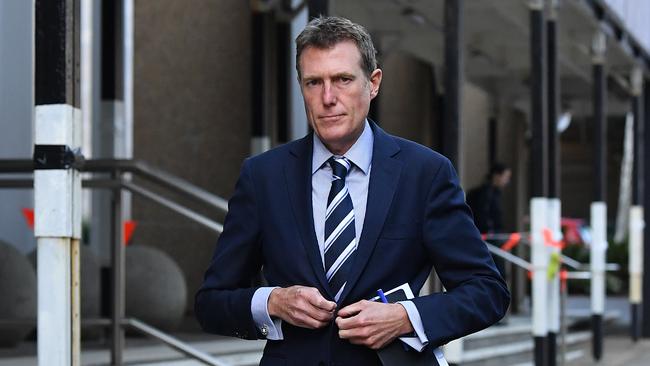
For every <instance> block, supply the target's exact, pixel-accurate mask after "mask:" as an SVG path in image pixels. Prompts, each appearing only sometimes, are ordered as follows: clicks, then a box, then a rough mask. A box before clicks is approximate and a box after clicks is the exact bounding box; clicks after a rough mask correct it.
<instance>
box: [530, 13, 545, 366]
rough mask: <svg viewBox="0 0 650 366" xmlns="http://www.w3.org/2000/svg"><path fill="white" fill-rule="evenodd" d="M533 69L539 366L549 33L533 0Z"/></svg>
mask: <svg viewBox="0 0 650 366" xmlns="http://www.w3.org/2000/svg"><path fill="white" fill-rule="evenodd" d="M528 5H529V8H530V68H531V71H530V73H531V116H530V119H531V124H532V134H533V137H532V147H531V169H532V180H533V181H532V197H533V198H532V199H531V204H530V217H531V235H532V254H531V257H532V262H533V279H532V282H533V284H532V296H533V310H532V313H533V338H534V342H535V351H534V361H535V365H536V366H544V365H546V364H547V356H548V354H547V352H548V345H547V332H548V328H547V327H548V323H547V322H548V314H547V312H546V311H547V306H548V304H547V291H548V288H547V287H548V281H547V273H546V270H547V266H548V249H547V248H546V246H545V245H544V240H543V238H542V230H543V229H545V228H546V227H547V222H546V221H547V220H548V215H547V206H548V204H547V200H546V198H545V197H546V196H547V194H548V179H547V173H548V156H547V150H546V149H547V148H548V143H547V125H548V121H547V119H546V108H547V104H546V81H547V76H546V71H547V70H546V47H547V44H546V32H545V23H544V2H543V1H542V0H530V1H529V3H528Z"/></svg>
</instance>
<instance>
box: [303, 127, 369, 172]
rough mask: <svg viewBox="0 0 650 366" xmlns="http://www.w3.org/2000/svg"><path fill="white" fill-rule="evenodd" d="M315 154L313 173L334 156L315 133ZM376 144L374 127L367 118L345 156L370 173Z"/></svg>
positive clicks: (363, 170)
mask: <svg viewBox="0 0 650 366" xmlns="http://www.w3.org/2000/svg"><path fill="white" fill-rule="evenodd" d="M313 139H314V154H313V155H312V161H311V174H314V173H316V171H317V170H318V169H320V168H321V167H322V166H323V164H325V162H327V159H329V158H330V157H332V155H333V154H332V153H331V152H330V151H329V150H327V147H325V145H324V144H323V142H322V141H321V140H320V139H319V138H318V136H316V134H315V133H314V136H313ZM373 144H374V136H373V135H372V129H371V128H370V124H369V123H368V120H367V119H366V121H365V124H364V126H363V132H362V133H361V136H359V138H358V139H357V141H355V143H354V145H352V147H350V150H348V152H346V153H345V155H344V156H345V157H346V158H348V160H350V161H351V162H352V163H353V164H354V165H355V166H356V167H357V168H359V169H360V170H361V171H362V172H363V174H366V175H367V174H368V172H369V171H370V163H371V162H372V147H373Z"/></svg>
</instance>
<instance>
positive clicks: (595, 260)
mask: <svg viewBox="0 0 650 366" xmlns="http://www.w3.org/2000/svg"><path fill="white" fill-rule="evenodd" d="M591 231H592V240H591V250H590V253H591V313H592V330H593V336H592V344H593V350H592V351H593V356H594V359H596V360H599V359H600V357H601V355H602V351H603V313H604V312H605V261H606V258H605V257H606V254H607V253H606V252H607V204H606V203H605V202H592V203H591Z"/></svg>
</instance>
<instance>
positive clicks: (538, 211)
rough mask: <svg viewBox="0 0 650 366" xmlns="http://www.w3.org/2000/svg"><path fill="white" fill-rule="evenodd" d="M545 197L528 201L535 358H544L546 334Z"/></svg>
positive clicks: (546, 262) (546, 205)
mask: <svg viewBox="0 0 650 366" xmlns="http://www.w3.org/2000/svg"><path fill="white" fill-rule="evenodd" d="M547 208H548V204H547V199H546V198H544V197H535V198H532V199H531V201H530V222H531V224H530V225H531V226H530V234H531V244H532V248H531V261H532V264H533V279H532V282H533V284H532V296H533V300H532V304H533V310H532V313H533V337H534V341H535V360H543V359H544V358H545V353H546V350H545V348H546V347H545V344H546V335H547V333H548V314H547V306H548V304H547V292H548V291H547V290H548V288H547V287H548V281H547V273H546V272H547V268H548V249H547V247H546V245H544V237H543V230H544V229H545V228H546V227H547V220H548V214H547Z"/></svg>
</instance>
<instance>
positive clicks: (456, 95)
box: [443, 0, 464, 181]
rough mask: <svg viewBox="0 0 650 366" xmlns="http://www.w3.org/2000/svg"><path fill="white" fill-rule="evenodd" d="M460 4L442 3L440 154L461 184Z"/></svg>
mask: <svg viewBox="0 0 650 366" xmlns="http://www.w3.org/2000/svg"><path fill="white" fill-rule="evenodd" d="M462 9H463V1H462V0H445V108H444V111H445V120H444V127H443V134H444V140H443V141H444V146H443V151H444V154H445V156H446V157H447V158H449V160H450V161H451V163H452V164H453V165H454V167H455V168H456V171H457V172H458V175H459V176H460V177H461V181H462V169H461V168H462V156H461V155H462V154H461V151H460V145H461V143H460V139H461V135H460V131H461V123H462V122H461V120H462V111H461V99H462V93H463V89H462V88H463V86H462V83H463V79H464V76H463V64H464V57H463V42H464V39H463V12H462Z"/></svg>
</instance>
